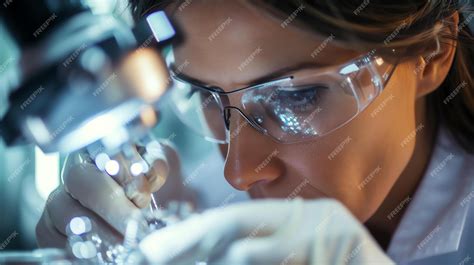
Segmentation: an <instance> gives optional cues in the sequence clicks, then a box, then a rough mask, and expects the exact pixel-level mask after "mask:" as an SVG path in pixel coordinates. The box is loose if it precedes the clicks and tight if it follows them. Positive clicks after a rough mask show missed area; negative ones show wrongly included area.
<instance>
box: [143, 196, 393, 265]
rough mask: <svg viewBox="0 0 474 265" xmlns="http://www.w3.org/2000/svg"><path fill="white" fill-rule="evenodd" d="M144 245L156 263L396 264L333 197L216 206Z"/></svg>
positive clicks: (148, 257) (235, 264)
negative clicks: (220, 207) (218, 207)
mask: <svg viewBox="0 0 474 265" xmlns="http://www.w3.org/2000/svg"><path fill="white" fill-rule="evenodd" d="M140 250H141V251H142V252H143V254H144V255H145V256H146V257H147V259H149V261H151V262H152V263H153V264H173V265H179V264H195V262H196V261H207V262H208V264H232V265H244V264H259V265H260V264H262V265H270V264H282V265H289V264H318V265H319V264H321V265H324V264H331V265H334V264H336V265H339V264H364V265H367V264H394V262H392V261H391V260H390V259H389V258H388V257H387V256H386V255H385V254H384V252H383V250H382V249H381V248H380V247H379V246H378V245H377V243H376V242H375V240H374V239H373V238H372V237H371V235H370V234H369V233H368V232H367V230H366V229H365V228H364V226H363V225H362V224H360V223H359V222H358V221H357V220H356V219H355V218H354V217H353V216H352V214H351V213H350V212H349V211H348V210H347V209H346V208H345V207H344V206H343V205H342V204H340V203H339V202H337V201H334V200H329V199H320V200H307V201H303V200H301V199H297V200H294V201H285V200H260V201H254V202H249V203H242V204H235V205H232V206H229V207H226V208H222V209H215V210H210V211H207V212H204V213H203V214H200V215H197V216H194V217H192V218H190V219H188V220H186V221H184V222H182V223H179V224H176V225H174V226H170V227H168V228H165V229H162V230H159V231H156V232H154V233H153V234H151V235H149V236H148V237H146V238H145V239H144V240H143V241H142V242H141V244H140Z"/></svg>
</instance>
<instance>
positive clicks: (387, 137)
mask: <svg viewBox="0 0 474 265" xmlns="http://www.w3.org/2000/svg"><path fill="white" fill-rule="evenodd" d="M243 2H244V1H219V0H206V1H197V0H196V1H192V2H190V3H188V4H183V5H181V6H180V7H179V8H176V10H175V11H174V14H173V17H174V19H175V21H176V22H177V23H178V25H179V27H180V28H181V29H182V31H183V33H184V34H185V37H186V38H185V41H184V42H183V43H182V44H181V45H180V46H178V47H175V57H176V65H177V66H179V65H182V64H186V67H184V68H183V69H182V73H183V74H185V75H187V76H190V77H193V78H195V79H197V80H200V81H201V82H203V83H206V84H210V85H215V86H219V87H221V88H223V89H224V90H225V91H231V90H234V89H236V88H241V87H245V86H247V85H249V84H250V83H252V81H253V80H258V79H259V78H261V77H263V76H267V75H269V74H271V73H273V72H275V71H277V70H280V69H282V68H286V67H293V66H297V65H303V64H319V65H321V66H329V65H337V64H341V63H344V62H347V61H348V60H351V59H353V58H355V57H357V56H359V55H360V54H359V53H358V52H355V51H353V50H351V47H350V46H347V47H343V46H341V45H336V44H335V43H334V41H331V40H330V39H328V37H327V36H318V35H316V34H312V33H309V32H308V31H304V30H301V29H299V28H298V27H297V25H296V23H291V18H289V19H290V20H287V21H290V23H289V25H288V26H286V27H282V26H281V23H282V22H283V21H284V20H286V19H287V18H277V17H272V16H271V15H269V14H267V13H265V11H263V10H260V9H258V8H257V7H252V6H250V5H248V4H245V3H243ZM185 3H187V2H185ZM297 12H298V11H297V10H295V14H297ZM315 51H316V52H317V55H316V56H314V55H315ZM249 58H251V60H249ZM244 62H246V63H245V67H241V66H242V65H243V63H244ZM414 70H415V65H414V64H411V63H403V64H400V65H398V67H397V68H396V70H395V72H394V74H393V76H392V78H391V80H390V82H389V83H388V86H387V87H386V89H385V90H384V91H383V93H382V94H381V95H380V96H379V97H378V98H377V99H376V100H375V101H373V103H372V104H371V105H370V106H369V107H368V108H367V109H366V110H365V111H364V112H362V113H361V114H360V115H358V116H357V117H356V118H355V119H353V120H352V121H351V122H350V123H348V124H347V125H345V126H344V127H342V128H340V129H338V130H336V131H334V132H333V133H331V134H329V135H326V136H324V137H321V138H318V139H314V140H312V141H310V142H304V143H301V144H280V143H277V142H275V141H274V140H272V139H271V138H269V137H267V136H264V135H262V134H261V133H259V132H258V131H257V130H255V129H253V128H252V127H251V126H245V125H244V126H242V124H243V123H245V122H246V121H245V120H244V119H243V118H242V117H241V116H240V115H235V114H237V113H236V112H235V114H234V113H233V114H234V115H232V118H231V124H230V130H231V134H232V136H233V137H232V138H231V140H230V144H229V145H228V146H227V155H226V162H225V172H224V173H225V178H226V179H227V181H228V182H229V183H230V184H231V185H232V186H233V187H235V188H236V189H239V190H245V191H248V193H249V194H250V195H251V196H252V197H254V198H294V197H296V196H300V197H303V198H321V197H331V198H335V199H338V200H339V201H341V202H342V203H344V204H345V205H346V206H347V207H348V208H349V209H350V210H351V211H352V212H353V214H355V215H356V216H357V217H358V218H359V219H360V220H361V221H366V220H367V219H368V218H369V217H370V216H371V215H372V214H373V213H374V212H375V210H376V209H377V208H378V207H379V206H380V205H381V203H382V202H383V200H384V198H385V197H386V196H387V194H388V192H389V191H390V189H391V188H392V186H393V185H394V183H395V181H396V180H397V178H398V177H399V176H400V174H401V173H402V171H403V170H404V168H405V167H406V165H407V163H408V161H409V160H410V158H411V155H412V153H413V150H414V144H415V140H414V139H413V138H410V137H409V134H410V133H411V132H414V131H415V129H416V128H417V126H418V127H419V126H420V125H419V124H416V121H415V101H416V97H417V93H416V82H415V79H416V75H415V74H414V73H413V72H414ZM295 72H298V71H295ZM234 103H235V102H234ZM239 107H240V106H239ZM421 126H422V125H421ZM236 130H239V131H236Z"/></svg>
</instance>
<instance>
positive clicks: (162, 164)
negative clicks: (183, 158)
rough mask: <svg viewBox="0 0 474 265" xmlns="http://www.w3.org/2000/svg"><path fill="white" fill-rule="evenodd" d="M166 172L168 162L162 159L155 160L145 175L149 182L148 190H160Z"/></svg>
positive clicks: (167, 172)
mask: <svg viewBox="0 0 474 265" xmlns="http://www.w3.org/2000/svg"><path fill="white" fill-rule="evenodd" d="M168 174H169V167H168V162H166V161H164V160H157V161H155V162H154V163H153V166H152V167H151V169H150V171H149V172H148V173H147V174H146V175H145V176H146V178H147V179H148V182H149V183H150V191H151V192H156V191H158V190H160V189H161V188H162V187H163V185H164V184H165V182H166V179H167V177H168Z"/></svg>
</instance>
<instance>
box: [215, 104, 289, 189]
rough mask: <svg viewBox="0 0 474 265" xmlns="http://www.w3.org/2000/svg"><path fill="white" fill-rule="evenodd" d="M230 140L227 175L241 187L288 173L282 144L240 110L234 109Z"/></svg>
mask: <svg viewBox="0 0 474 265" xmlns="http://www.w3.org/2000/svg"><path fill="white" fill-rule="evenodd" d="M230 111H231V112H232V115H231V117H230V119H229V123H230V125H229V127H230V137H229V138H230V141H229V144H228V146H227V158H226V161H225V168H224V175H225V178H226V179H227V181H228V182H229V183H230V184H231V185H232V186H233V187H234V188H235V189H238V190H244V191H245V190H248V189H250V188H251V187H252V186H253V185H254V184H257V183H262V182H264V183H268V182H272V181H275V180H276V179H278V178H279V177H280V176H282V175H283V173H284V164H283V162H282V160H281V159H280V158H279V154H280V150H279V149H278V144H277V143H275V142H274V141H272V139H270V138H268V137H266V136H265V135H263V134H261V133H260V132H258V131H257V130H256V129H254V128H253V127H252V126H251V125H250V124H249V123H248V122H247V121H246V120H245V119H244V118H243V117H242V116H241V115H240V113H238V111H236V110H230Z"/></svg>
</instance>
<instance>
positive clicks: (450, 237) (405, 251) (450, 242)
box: [387, 128, 474, 264]
mask: <svg viewBox="0 0 474 265" xmlns="http://www.w3.org/2000/svg"><path fill="white" fill-rule="evenodd" d="M436 141H437V142H436V146H435V148H434V151H433V155H432V158H431V161H430V163H429V166H428V168H427V171H426V173H425V176H424V177H423V179H422V181H421V183H420V186H419V187H418V189H417V191H416V193H415V196H414V197H413V200H412V201H411V202H410V203H409V206H408V208H407V210H406V213H405V215H404V216H403V218H402V220H401V222H400V224H399V226H398V228H397V230H396V231H395V234H394V236H393V238H392V241H391V242H390V245H389V248H388V251H387V252H388V255H389V256H390V257H391V258H392V259H393V260H394V261H396V262H397V264H400V263H403V264H409V263H410V262H411V261H415V260H420V259H425V258H431V257H434V256H437V255H442V254H448V253H451V252H455V251H457V250H458V249H459V248H460V244H461V239H462V235H463V234H464V233H465V232H466V231H464V230H465V228H466V219H467V218H468V209H469V208H470V207H471V203H472V201H474V199H472V196H473V191H474V178H473V177H474V156H472V155H469V154H467V153H466V152H465V151H464V150H462V149H461V147H460V146H459V145H458V144H457V143H456V142H455V141H454V139H453V138H452V136H451V135H450V134H449V132H448V131H447V130H446V129H445V128H440V131H439V133H438V136H437V140H436ZM471 199H472V200H471Z"/></svg>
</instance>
